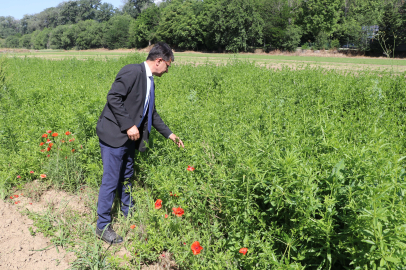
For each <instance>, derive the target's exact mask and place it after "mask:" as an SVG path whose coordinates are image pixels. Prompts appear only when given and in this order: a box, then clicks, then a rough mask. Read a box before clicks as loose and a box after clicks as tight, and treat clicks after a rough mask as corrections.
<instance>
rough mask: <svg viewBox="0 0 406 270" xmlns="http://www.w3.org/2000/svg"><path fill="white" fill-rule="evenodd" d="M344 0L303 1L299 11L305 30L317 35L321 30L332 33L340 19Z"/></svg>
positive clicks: (328, 33)
mask: <svg viewBox="0 0 406 270" xmlns="http://www.w3.org/2000/svg"><path fill="white" fill-rule="evenodd" d="M342 3H343V0H308V1H303V2H302V5H301V6H300V11H299V21H300V24H302V25H303V29H304V31H305V32H308V33H311V34H312V35H313V36H317V35H318V34H319V33H320V32H325V33H326V34H327V35H330V34H332V33H333V32H334V31H335V30H336V27H337V22H338V21H339V19H340V14H341V9H340V8H341V6H342Z"/></svg>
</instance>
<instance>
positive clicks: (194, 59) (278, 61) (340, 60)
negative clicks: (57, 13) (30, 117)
mask: <svg viewBox="0 0 406 270" xmlns="http://www.w3.org/2000/svg"><path fill="white" fill-rule="evenodd" d="M134 52H136V50H131V49H122V50H85V51H73V50H70V51H64V50H35V51H34V50H5V51H1V50H0V55H2V54H5V55H8V56H18V57H41V58H47V59H55V60H60V59H66V58H76V59H81V60H83V59H89V58H96V59H97V58H120V57H122V56H125V55H128V54H131V53H134ZM138 52H139V51H138ZM140 53H142V54H145V55H146V54H147V53H146V52H142V51H141V52H140ZM175 59H176V61H175V63H174V64H179V63H197V64H204V63H208V62H210V63H218V64H223V63H227V62H229V61H233V60H242V61H249V62H255V63H257V64H258V65H264V66H267V67H269V68H281V67H282V66H288V67H291V68H294V69H296V68H300V67H301V66H303V65H306V66H307V65H310V66H312V67H323V68H328V69H342V70H356V71H359V70H365V69H367V70H373V71H383V72H388V71H393V72H397V73H398V72H406V60H404V59H387V58H370V57H346V56H342V55H338V56H336V55H333V54H313V53H307V54H300V53H294V54H291V55H286V54H281V55H274V54H253V53H239V54H232V53H201V52H176V53H175Z"/></svg>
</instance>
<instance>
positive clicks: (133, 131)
mask: <svg viewBox="0 0 406 270" xmlns="http://www.w3.org/2000/svg"><path fill="white" fill-rule="evenodd" d="M127 135H128V138H129V139H130V140H132V141H136V140H138V139H139V138H140V132H139V130H138V128H137V126H132V127H130V128H129V129H127Z"/></svg>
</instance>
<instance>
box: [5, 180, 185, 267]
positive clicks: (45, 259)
mask: <svg viewBox="0 0 406 270" xmlns="http://www.w3.org/2000/svg"><path fill="white" fill-rule="evenodd" d="M95 195H97V191H95V190H91V189H88V188H86V187H83V188H81V190H80V191H79V192H78V193H77V194H69V193H67V192H64V191H60V190H55V189H49V185H47V184H45V183H42V182H40V181H34V182H31V183H29V184H27V185H26V186H25V189H24V190H23V191H15V192H13V193H11V194H10V195H9V196H8V198H7V199H6V200H5V201H3V200H0V228H1V229H2V233H1V234H0V246H1V249H0V269H28V270H31V269H33V270H34V269H35V270H37V269H68V268H70V267H71V264H72V262H74V261H75V260H76V259H77V258H76V256H75V254H74V252H71V251H68V250H67V249H64V248H62V247H60V246H58V248H56V247H55V245H53V243H52V242H51V241H50V238H49V237H45V236H44V235H43V234H42V233H41V232H38V231H37V229H38V228H36V227H35V226H34V222H33V220H31V219H30V218H29V217H28V216H27V213H30V212H32V213H39V214H44V213H46V212H47V211H48V212H49V211H51V212H52V214H53V215H55V216H58V217H60V218H61V219H64V218H65V217H68V215H72V213H75V214H77V215H79V216H83V217H84V216H92V215H94V216H95V215H96V212H95V209H94V207H93V209H92V207H91V205H96V201H95V198H96V197H97V196H95ZM64 214H66V215H65V216H64ZM32 232H35V235H32ZM92 241H93V240H92ZM94 241H101V240H99V239H97V238H96V237H95V238H94ZM101 243H102V244H103V247H104V249H108V248H109V245H108V244H107V243H104V242H101ZM78 244H80V243H79V241H78ZM110 250H111V251H112V252H113V254H114V257H115V258H118V259H119V260H120V261H122V263H121V267H122V268H121V269H133V268H134V265H132V264H131V263H136V264H137V267H138V266H140V267H141V269H149V270H158V269H159V270H160V269H178V268H177V266H176V263H175V262H174V261H173V260H172V259H171V254H170V253H169V252H163V253H162V254H161V256H159V260H158V261H157V262H154V263H151V264H149V265H145V264H144V263H142V262H141V263H140V262H137V261H136V260H134V258H133V256H132V254H131V253H130V252H129V251H127V250H126V248H125V245H120V246H114V247H113V248H111V247H110ZM123 258H126V259H123Z"/></svg>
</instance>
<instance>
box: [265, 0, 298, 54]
mask: <svg viewBox="0 0 406 270" xmlns="http://www.w3.org/2000/svg"><path fill="white" fill-rule="evenodd" d="M257 10H258V12H259V14H260V15H261V18H262V20H263V30H262V33H263V42H264V44H270V47H271V48H278V49H279V48H282V42H283V40H285V39H286V34H285V31H286V28H287V27H288V25H289V20H290V19H291V11H292V7H291V6H289V3H288V1H281V0H262V1H259V3H258V8H257ZM267 46H268V45H267Z"/></svg>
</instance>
